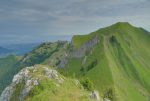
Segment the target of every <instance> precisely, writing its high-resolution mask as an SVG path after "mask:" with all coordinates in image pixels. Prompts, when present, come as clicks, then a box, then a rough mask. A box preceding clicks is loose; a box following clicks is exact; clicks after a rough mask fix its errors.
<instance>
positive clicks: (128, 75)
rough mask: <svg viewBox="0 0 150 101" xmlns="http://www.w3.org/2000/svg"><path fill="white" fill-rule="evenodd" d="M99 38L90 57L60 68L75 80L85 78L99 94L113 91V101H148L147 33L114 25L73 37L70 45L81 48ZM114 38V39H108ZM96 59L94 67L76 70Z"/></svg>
mask: <svg viewBox="0 0 150 101" xmlns="http://www.w3.org/2000/svg"><path fill="white" fill-rule="evenodd" d="M95 35H99V36H100V43H99V44H97V45H96V46H95V47H94V49H93V52H92V54H89V55H88V56H87V60H86V63H85V64H82V61H83V60H84V57H83V58H80V59H70V61H69V63H68V64H67V65H66V68H65V69H64V70H65V72H68V74H69V75H72V74H74V75H76V77H77V78H79V79H80V78H82V77H88V78H90V80H92V81H93V83H94V84H95V88H96V89H98V91H99V92H100V95H101V96H103V95H104V92H105V90H106V89H109V88H111V89H113V93H114V99H113V100H114V101H149V100H150V78H149V77H150V62H149V61H150V45H149V43H150V34H149V32H147V31H145V30H144V29H142V28H137V27H134V26H132V25H130V24H129V23H126V22H125V23H122V22H119V23H116V24H114V25H112V26H109V27H106V28H102V29H100V30H97V31H96V32H93V33H91V34H89V35H85V36H75V37H74V38H73V44H74V46H75V47H77V48H80V46H81V45H83V44H84V43H86V42H87V41H88V40H90V39H92V37H93V36H95ZM112 37H114V38H112ZM95 59H97V65H96V66H95V67H93V68H92V69H90V70H89V71H84V72H83V71H80V70H81V67H82V68H84V67H87V66H88V65H89V64H90V63H91V62H92V61H94V60H95Z"/></svg>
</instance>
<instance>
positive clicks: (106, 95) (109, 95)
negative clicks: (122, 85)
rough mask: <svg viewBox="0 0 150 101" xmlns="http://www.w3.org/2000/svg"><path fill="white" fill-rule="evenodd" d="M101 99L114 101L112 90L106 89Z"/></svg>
mask: <svg viewBox="0 0 150 101" xmlns="http://www.w3.org/2000/svg"><path fill="white" fill-rule="evenodd" d="M103 98H107V99H109V100H111V101H115V95H114V90H113V89H112V88H109V89H106V90H105V92H104V96H103Z"/></svg>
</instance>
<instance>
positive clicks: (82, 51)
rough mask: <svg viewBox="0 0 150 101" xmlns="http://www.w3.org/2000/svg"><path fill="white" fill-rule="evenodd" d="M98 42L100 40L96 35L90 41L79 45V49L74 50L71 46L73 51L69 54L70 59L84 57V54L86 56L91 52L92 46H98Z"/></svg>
mask: <svg viewBox="0 0 150 101" xmlns="http://www.w3.org/2000/svg"><path fill="white" fill-rule="evenodd" d="M99 41H100V38H99V36H98V35H96V36H95V37H94V38H92V39H91V40H89V41H87V42H85V43H84V44H83V45H81V47H80V48H75V47H74V46H73V51H72V52H71V54H70V55H71V57H72V58H81V57H83V56H85V55H86V53H87V54H88V53H89V52H91V51H92V49H93V48H94V46H95V45H96V44H98V43H99Z"/></svg>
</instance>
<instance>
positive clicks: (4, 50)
mask: <svg viewBox="0 0 150 101" xmlns="http://www.w3.org/2000/svg"><path fill="white" fill-rule="evenodd" d="M12 52H13V50H11V49H7V48H4V47H0V55H6V54H9V53H12Z"/></svg>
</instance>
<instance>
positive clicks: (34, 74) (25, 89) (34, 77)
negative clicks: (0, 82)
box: [0, 66, 64, 101]
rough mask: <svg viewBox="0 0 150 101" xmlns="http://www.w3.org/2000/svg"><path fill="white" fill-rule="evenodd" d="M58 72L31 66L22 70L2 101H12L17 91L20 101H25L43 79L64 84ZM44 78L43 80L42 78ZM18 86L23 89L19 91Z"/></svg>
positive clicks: (7, 89)
mask: <svg viewBox="0 0 150 101" xmlns="http://www.w3.org/2000/svg"><path fill="white" fill-rule="evenodd" d="M59 75H60V74H59V73H58V72H57V71H56V70H52V69H49V68H48V67H41V66H31V67H26V68H24V69H22V70H21V71H20V72H19V73H18V74H16V75H15V76H14V78H13V80H12V83H11V84H10V86H8V87H7V88H6V89H5V90H4V91H3V92H2V94H1V96H0V101H11V98H12V95H13V94H15V93H16V92H15V91H16V89H17V94H18V93H19V95H15V96H18V99H17V100H18V101H23V100H24V98H25V97H26V96H27V95H28V94H29V92H30V91H31V90H32V89H33V87H35V86H38V85H39V84H40V81H41V80H42V79H43V78H48V79H53V80H55V81H56V82H57V83H58V84H61V83H63V81H64V79H63V78H62V77H60V76H59ZM41 76H43V78H41ZM18 85H21V88H20V89H19V91H18V87H17V86H18Z"/></svg>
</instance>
